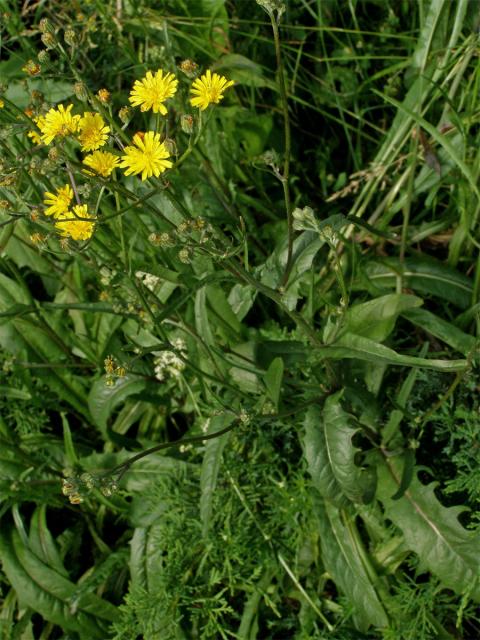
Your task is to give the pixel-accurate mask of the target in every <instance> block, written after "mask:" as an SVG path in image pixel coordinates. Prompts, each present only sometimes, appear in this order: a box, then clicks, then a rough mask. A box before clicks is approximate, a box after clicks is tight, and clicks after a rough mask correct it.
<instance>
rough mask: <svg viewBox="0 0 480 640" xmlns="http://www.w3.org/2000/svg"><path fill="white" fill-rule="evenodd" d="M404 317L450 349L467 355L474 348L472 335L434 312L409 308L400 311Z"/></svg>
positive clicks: (474, 341) (474, 343) (474, 342)
mask: <svg viewBox="0 0 480 640" xmlns="http://www.w3.org/2000/svg"><path fill="white" fill-rule="evenodd" d="M402 315H403V317H404V318H407V320H409V321H410V322H412V323H413V324H415V325H416V326H418V327H421V328H422V329H423V330H424V331H426V332H427V333H429V334H431V335H432V336H435V337H436V338H438V339H439V340H442V341H443V342H445V344H448V345H449V346H450V347H452V349H455V351H458V352H459V353H463V355H465V356H466V355H468V354H469V353H471V352H472V351H473V349H475V345H476V342H477V341H476V340H475V338H474V337H473V336H469V335H468V333H465V332H464V331H462V330H461V329H459V328H458V327H456V326H455V325H453V324H452V323H451V322H447V320H444V319H443V318H439V317H438V316H436V315H435V314H434V313H431V312H430V311H426V310H425V309H409V310H408V311H404V312H403V313H402Z"/></svg>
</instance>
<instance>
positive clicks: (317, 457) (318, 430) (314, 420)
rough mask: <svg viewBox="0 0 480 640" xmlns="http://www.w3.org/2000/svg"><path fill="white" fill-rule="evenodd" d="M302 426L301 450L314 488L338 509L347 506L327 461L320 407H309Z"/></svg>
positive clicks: (346, 500) (345, 498) (347, 502)
mask: <svg viewBox="0 0 480 640" xmlns="http://www.w3.org/2000/svg"><path fill="white" fill-rule="evenodd" d="M303 424H304V427H305V436H304V439H303V449H304V452H305V458H306V460H307V464H308V472H309V474H310V475H311V477H312V481H313V485H314V487H316V488H317V489H318V491H319V492H320V493H321V494H322V496H323V497H324V498H325V499H326V500H329V501H330V502H333V504H335V505H337V506H339V507H345V506H347V504H349V500H348V499H347V497H346V496H345V495H344V494H343V492H342V489H341V487H340V483H339V482H338V480H337V478H336V477H335V474H334V473H333V469H332V464H331V462H330V460H329V456H328V449H327V444H326V442H325V431H324V428H323V416H322V412H321V410H320V407H317V406H311V407H309V408H308V410H307V413H306V416H305V420H304V423H303Z"/></svg>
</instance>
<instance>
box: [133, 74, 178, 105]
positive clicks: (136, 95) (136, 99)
mask: <svg viewBox="0 0 480 640" xmlns="http://www.w3.org/2000/svg"><path fill="white" fill-rule="evenodd" d="M177 85H178V80H176V78H175V76H174V75H173V73H167V74H165V75H163V71H162V69H158V71H156V72H155V73H154V74H153V73H152V72H151V71H147V73H146V75H145V77H144V78H142V79H141V80H135V82H134V85H133V88H132V91H131V92H130V97H129V101H130V102H131V103H132V104H133V106H134V107H140V110H141V111H149V110H150V109H152V111H153V113H161V114H162V116H164V115H165V114H166V113H167V108H166V107H165V105H164V104H163V103H164V102H165V100H167V98H171V97H172V96H174V95H175V93H176V91H177Z"/></svg>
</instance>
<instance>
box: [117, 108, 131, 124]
mask: <svg viewBox="0 0 480 640" xmlns="http://www.w3.org/2000/svg"><path fill="white" fill-rule="evenodd" d="M118 117H119V118H120V120H121V122H123V124H127V123H128V122H130V120H131V118H132V110H131V109H130V107H122V108H121V109H120V111H119V112H118Z"/></svg>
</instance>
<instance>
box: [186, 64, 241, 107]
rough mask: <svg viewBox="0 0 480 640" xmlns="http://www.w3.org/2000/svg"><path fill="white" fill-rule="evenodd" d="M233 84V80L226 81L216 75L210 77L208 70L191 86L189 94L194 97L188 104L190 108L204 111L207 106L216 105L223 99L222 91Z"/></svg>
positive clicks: (210, 73)
mask: <svg viewBox="0 0 480 640" xmlns="http://www.w3.org/2000/svg"><path fill="white" fill-rule="evenodd" d="M234 84H235V83H234V82H233V80H227V79H226V78H224V77H223V76H219V75H218V73H214V74H213V75H212V72H211V71H210V69H208V71H207V72H206V73H204V74H203V76H200V78H197V80H195V82H194V83H193V84H192V88H191V89H190V93H191V94H192V95H193V96H194V97H193V98H191V99H190V104H191V105H192V107H198V108H199V109H201V110H202V111H205V109H206V108H207V107H208V105H209V104H218V103H219V102H220V100H222V99H223V93H224V91H225V90H226V89H228V88H229V87H232V86H233V85H234Z"/></svg>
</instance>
